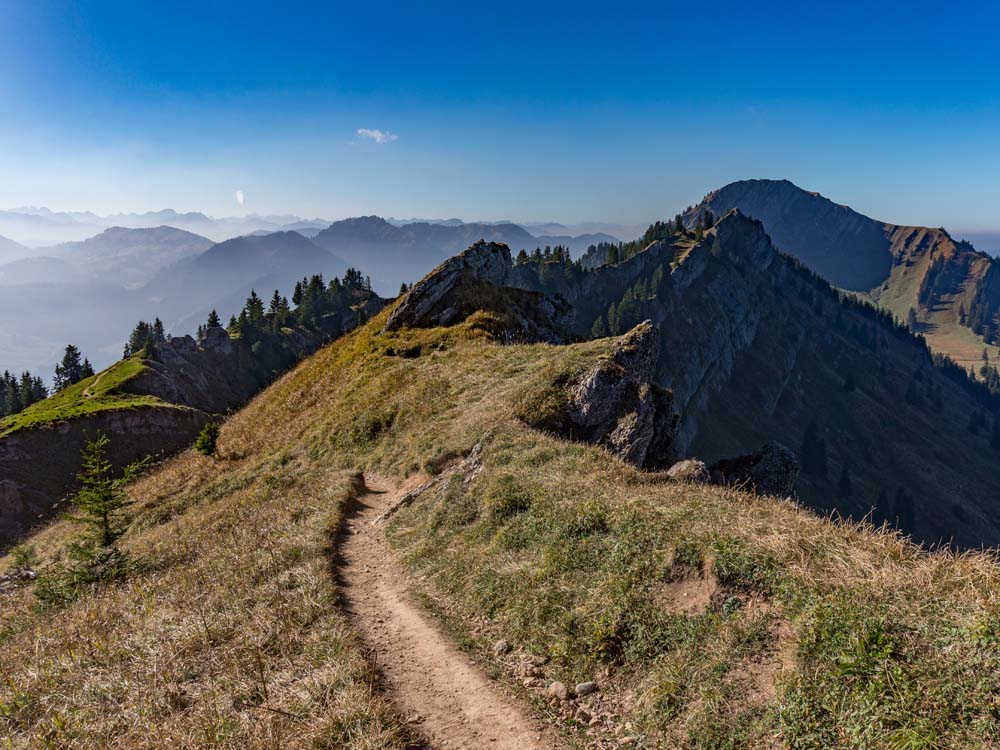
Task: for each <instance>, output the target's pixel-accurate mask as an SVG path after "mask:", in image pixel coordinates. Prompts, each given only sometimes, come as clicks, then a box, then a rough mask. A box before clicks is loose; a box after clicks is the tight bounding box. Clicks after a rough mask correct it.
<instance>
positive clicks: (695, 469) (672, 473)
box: [667, 458, 710, 482]
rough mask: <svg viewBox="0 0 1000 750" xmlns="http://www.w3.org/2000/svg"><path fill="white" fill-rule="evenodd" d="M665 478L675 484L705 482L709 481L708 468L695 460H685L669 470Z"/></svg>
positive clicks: (703, 463)
mask: <svg viewBox="0 0 1000 750" xmlns="http://www.w3.org/2000/svg"><path fill="white" fill-rule="evenodd" d="M667 476H668V477H669V478H670V479H672V480H673V481H675V482H707V481H708V480H709V479H710V475H709V473H708V467H707V466H705V462H704V461H699V460H698V459H697V458H685V459H684V460H683V461H678V462H677V463H675V464H674V465H673V466H671V467H670V468H669V469H667Z"/></svg>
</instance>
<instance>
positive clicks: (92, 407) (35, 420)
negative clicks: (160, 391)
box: [0, 357, 169, 437]
mask: <svg viewBox="0 0 1000 750" xmlns="http://www.w3.org/2000/svg"><path fill="white" fill-rule="evenodd" d="M143 366H144V365H143V363H142V359H140V358H139V357H130V358H128V359H124V360H122V361H120V362H116V363H115V364H113V365H111V367H109V368H108V369H106V370H102V371H101V372H99V373H97V374H96V375H93V376H91V377H89V378H84V379H83V380H81V381H80V382H79V383H74V384H73V385H71V386H70V387H69V388H66V389H65V390H62V391H59V392H58V393H55V394H53V395H52V396H50V397H49V398H47V399H45V400H43V401H39V402H37V403H34V404H32V405H31V406H29V407H28V408H27V409H25V410H24V411H21V412H18V413H17V414H12V415H11V416H9V417H5V418H3V419H2V420H0V437H4V436H5V435H10V434H11V433H14V432H17V431H18V430H23V429H25V428H28V427H37V426H39V425H44V424H49V423H52V422H59V421H62V420H64V419H75V418H77V417H83V416H86V415H88V414H93V413H95V412H100V411H108V410H113V409H130V408H132V407H136V406H169V404H167V403H166V402H164V401H161V400H160V399H158V398H156V397H155V396H137V395H135V394H132V393H121V392H120V391H119V389H120V388H121V386H122V385H123V384H124V383H125V382H126V381H129V380H131V379H132V378H134V377H136V376H137V375H138V374H139V373H141V372H142V369H143Z"/></svg>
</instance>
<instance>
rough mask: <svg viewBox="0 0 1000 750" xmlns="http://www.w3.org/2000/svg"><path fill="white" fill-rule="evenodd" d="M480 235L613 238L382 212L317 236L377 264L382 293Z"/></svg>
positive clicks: (368, 264)
mask: <svg viewBox="0 0 1000 750" xmlns="http://www.w3.org/2000/svg"><path fill="white" fill-rule="evenodd" d="M477 240H486V241H488V242H502V243H504V244H505V245H507V246H508V247H510V248H511V249H512V250H514V251H515V252H516V251H518V250H522V249H524V250H532V249H534V248H536V247H539V246H544V245H560V244H561V245H564V246H568V247H569V248H570V250H571V251H573V252H575V253H581V252H583V251H584V250H585V249H586V248H587V246H588V245H591V244H594V243H595V242H604V241H613V240H614V238H613V237H611V236H610V235H596V234H591V235H581V236H578V237H571V236H552V235H543V236H539V237H536V236H534V235H532V234H530V233H529V232H528V231H527V230H525V229H524V228H523V227H521V226H519V225H517V224H507V223H500V224H482V223H471V224H465V223H462V222H459V221H458V220H450V221H447V222H446V223H443V224H432V223H429V222H417V223H411V224H403V225H397V224H394V223H391V222H389V221H386V220H385V219H382V218H380V217H378V216H362V217H358V218H354V219H345V220H344V221H337V222H334V223H333V224H331V225H330V226H329V227H327V228H326V229H324V230H323V231H321V232H320V233H319V234H317V235H316V237H315V238H314V241H315V242H316V244H317V245H319V246H320V247H323V248H325V249H327V250H329V251H330V252H332V253H335V254H337V255H338V256H340V257H341V258H344V259H345V260H347V261H348V262H349V263H351V264H352V265H354V266H357V267H362V268H370V269H372V275H373V278H374V281H375V282H376V285H377V286H381V287H382V288H380V289H379V291H381V292H382V293H383V294H388V293H391V292H393V291H395V289H396V288H398V287H399V285H400V284H402V283H404V282H405V283H412V282H413V281H416V280H417V279H419V278H420V277H422V276H423V275H424V274H425V273H427V272H428V271H430V270H431V269H432V268H434V267H435V266H437V265H438V264H439V263H441V262H442V261H443V260H445V259H447V258H449V257H450V256H452V255H454V254H455V253H458V252H461V251H462V250H464V249H465V248H466V247H468V246H469V245H471V244H472V243H473V242H475V241H477Z"/></svg>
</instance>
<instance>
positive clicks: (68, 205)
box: [0, 0, 1000, 232]
mask: <svg viewBox="0 0 1000 750" xmlns="http://www.w3.org/2000/svg"><path fill="white" fill-rule="evenodd" d="M918 6H920V7H917V6H914V5H913V4H912V3H911V4H908V5H907V6H905V7H906V11H907V12H905V13H902V12H898V11H897V9H895V8H893V7H891V6H889V5H884V4H883V5H881V6H879V7H872V6H870V5H865V6H860V5H857V6H854V7H851V6H849V5H848V6H844V5H838V6H836V7H819V6H816V7H804V6H800V5H799V4H794V3H781V4H779V5H778V6H777V7H773V8H772V9H771V11H770V12H769V13H766V14H763V13H759V12H757V10H756V9H755V8H753V7H751V6H745V7H744V6H739V7H733V8H726V9H723V10H719V9H714V8H700V7H696V6H691V5H690V4H672V5H657V6H655V7H640V6H622V7H619V8H615V9H608V8H603V7H602V8H601V12H600V13H597V11H596V9H595V8H592V7H590V6H587V5H583V6H574V8H573V10H572V11H568V10H564V9H562V8H559V7H556V6H550V7H537V6H535V5H531V6H528V5H526V4H524V5H519V4H516V3H515V4H513V5H508V6H505V9H504V12H503V13H499V12H495V11H493V10H484V9H471V8H468V7H467V6H466V5H450V4H440V5H438V6H435V8H434V9H432V10H431V12H428V9H426V8H420V9H413V8H408V7H395V6H392V7H389V8H382V7H372V8H368V7H361V6H357V5H354V4H342V3H337V4H331V5H327V6H324V7H323V8H320V9H317V8H315V7H313V6H312V5H310V4H301V5H299V4H296V3H291V4H285V5H283V6H282V8H281V9H280V10H275V9H274V8H273V7H269V6H267V5H264V4H256V3H249V4H244V5H243V6H241V9H240V12H239V13H235V12H231V11H230V10H228V9H227V8H226V7H225V6H217V5H208V6H205V5H199V6H197V12H198V18H199V23H197V24H192V23H190V22H189V18H190V10H191V7H193V6H191V7H187V6H185V5H184V4H181V5H178V6H175V7H166V6H150V7H145V6H139V5H135V4H129V3H122V2H103V3H92V2H83V3H73V4H66V3H61V2H47V3H36V2H24V1H23V0H14V2H12V3H7V4H5V7H4V10H3V11H0V138H2V142H3V143H4V144H5V148H4V149H3V150H2V151H0V171H2V172H3V173H4V174H5V175H8V176H12V177H13V179H10V178H9V179H6V180H4V181H3V182H2V183H0V205H7V206H24V205H42V206H47V207H49V208H52V209H53V210H56V209H58V210H90V211H93V212H95V213H98V214H109V213H115V212H125V213H130V212H145V211H148V210H158V209H159V208H162V207H164V206H169V207H172V208H174V209H175V210H178V211H189V210H197V211H202V212H205V213H207V214H210V215H213V216H230V215H233V214H236V213H238V212H239V211H240V210H246V211H247V212H254V213H258V214H289V213H294V214H297V215H301V216H307V217H313V216H324V217H330V218H337V217H347V216H358V215H367V214H377V215H380V216H462V217H470V220H474V219H477V218H481V217H497V218H508V217H509V218H510V219H511V220H512V221H519V222H539V221H559V222H560V223H567V224H573V223H578V222H583V221H595V220H599V221H608V222H612V223H619V224H641V223H646V222H649V221H652V220H654V219H657V218H662V217H663V216H665V215H669V214H671V213H672V212H675V211H677V210H678V209H681V208H683V207H685V206H687V205H689V204H690V203H692V202H694V201H697V200H698V199H700V198H701V196H703V195H704V194H705V193H706V192H708V191H709V190H712V189H714V188H717V187H720V186H721V185H724V184H726V183H729V182H732V181H735V180H738V179H745V178H757V177H769V178H784V179H789V180H791V181H793V182H795V183H796V184H797V185H801V186H803V187H805V188H807V189H810V190H819V191H820V192H822V193H823V194H824V195H826V196H828V197H830V198H831V199H832V200H835V201H836V202H838V203H844V204H847V205H850V206H852V207H854V208H855V209H856V210H858V211H861V212H862V213H864V214H866V215H869V216H875V217H878V218H879V219H882V220H885V221H890V222H894V223H900V224H924V225H931V226H950V227H958V228H959V230H960V232H980V231H994V230H1000V219H997V218H995V216H994V209H993V206H995V205H997V203H998V201H1000V187H998V186H997V184H996V181H995V180H994V179H992V177H991V175H992V174H995V173H997V172H998V171H1000V153H997V152H996V151H995V150H990V149H988V148H985V149H984V148H982V145H983V144H988V143H991V142H993V141H994V140H995V138H996V136H995V133H997V132H1000V128H998V125H1000V108H998V107H997V105H996V103H995V101H994V100H993V97H992V95H991V92H992V89H993V81H995V79H996V73H997V67H998V66H997V63H996V60H995V59H994V58H995V55H994V54H993V52H992V51H991V49H990V46H989V45H987V44H984V43H983V42H984V40H983V39H982V38H981V36H980V33H981V32H980V31H979V30H980V29H986V28H990V27H991V26H992V24H993V23H994V22H995V21H996V20H997V11H996V10H995V9H994V8H990V7H988V6H981V7H971V8H966V11H965V12H964V13H963V14H957V13H953V12H949V11H948V10H946V9H943V8H940V7H938V6H935V5H932V4H925V3H919V4H918ZM598 19H600V21H599V22H598ZM137 28H144V29H152V30H155V33H152V34H143V35H136V34H135V33H134V30H135V29H137ZM885 28H892V29H893V33H892V34H886V33H884V30H885ZM941 39H948V40H949V44H950V46H951V48H952V49H962V54H961V55H914V54H913V50H915V49H921V48H930V49H933V48H935V46H936V45H937V44H938V43H939V42H940V40H941ZM942 92H945V95H944V96H942ZM917 155H919V158H917ZM239 195H242V196H243V198H242V201H243V205H242V206H241V205H240V202H239V201H240V199H238V197H237V196H239Z"/></svg>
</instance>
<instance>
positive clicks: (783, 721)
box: [0, 316, 1000, 748]
mask: <svg viewBox="0 0 1000 750" xmlns="http://www.w3.org/2000/svg"><path fill="white" fill-rule="evenodd" d="M383 317H384V316H379V318H377V319H376V321H374V323H373V324H369V326H366V327H365V328H364V329H362V330H361V331H360V332H358V333H355V334H352V335H350V336H348V337H346V338H344V339H342V340H340V341H338V342H336V343H334V344H333V345H331V346H330V347H328V348H326V349H324V350H323V351H321V352H320V353H319V354H317V355H316V356H314V357H311V358H309V359H308V360H306V361H304V362H303V363H302V364H301V365H300V366H299V367H297V368H296V369H295V370H294V371H293V372H292V373H289V374H288V375H286V376H285V377H283V378H281V379H280V380H279V381H277V382H276V383H275V384H274V385H273V386H272V387H271V388H269V389H268V390H267V391H265V392H264V393H263V394H262V395H261V396H260V397H258V398H257V399H255V400H254V401H253V402H252V403H251V404H250V405H249V406H248V407H247V408H246V409H244V410H243V411H242V412H240V413H239V414H237V415H236V416H235V417H234V418H233V419H231V420H230V421H229V422H228V423H227V424H226V425H225V427H224V429H223V431H222V436H221V440H220V449H221V453H222V454H223V455H224V456H226V457H227V458H226V459H224V460H222V459H216V460H210V459H206V458H203V457H200V456H198V455H197V454H195V453H193V452H191V451H189V452H187V453H185V454H183V455H181V456H179V457H177V458H175V459H174V460H172V461H170V462H168V463H167V464H166V465H165V466H164V467H162V468H160V469H159V470H157V471H156V472H154V473H153V474H152V475H151V476H150V477H148V478H146V479H144V480H143V481H141V482H140V483H139V484H138V485H136V486H135V487H134V490H133V492H134V494H135V495H136V497H137V498H139V504H138V506H137V509H136V511H137V522H136V524H135V526H134V528H133V530H132V531H131V532H130V533H129V534H128V536H127V538H126V539H127V546H128V548H129V549H130V551H132V553H133V554H134V555H136V556H138V557H139V558H140V559H142V560H143V561H144V568H143V570H142V571H141V572H139V573H137V574H135V575H134V576H133V577H132V578H131V579H130V580H129V581H127V582H125V583H123V584H119V585H116V586H114V587H111V588H108V589H105V590H103V591H100V592H98V593H95V594H94V595H92V596H90V597H88V598H86V599H85V600H83V601H80V602H77V603H76V604H74V605H71V606H70V607H68V608H66V609H65V610H62V611H59V612H55V613H52V612H41V613H40V612H37V611H35V610H33V609H32V607H31V601H30V600H31V596H30V593H29V591H28V590H26V589H25V590H19V591H18V592H16V593H15V594H14V595H13V596H7V597H6V599H5V601H4V602H3V607H0V664H2V665H3V669H4V671H5V677H6V678H8V679H5V680H0V734H3V735H9V736H11V737H13V742H14V746H15V747H18V746H27V745H28V744H29V743H31V742H32V741H33V742H34V744H43V743H42V741H41V740H42V739H43V738H44V739H45V741H47V742H49V744H51V745H53V746H75V747H209V746H211V747H234V748H235V747H270V746H275V745H280V746H282V747H308V746H312V747H317V746H318V747H331V748H332V747H351V748H374V747H383V748H391V747H398V746H399V745H400V742H401V740H400V736H401V735H400V732H399V729H398V727H396V726H395V725H394V724H393V721H392V718H391V716H390V715H389V714H388V713H387V712H386V707H385V706H384V705H383V704H382V703H381V701H380V700H379V699H378V697H377V695H376V697H374V698H372V697H370V696H369V693H368V690H367V686H366V675H365V669H364V663H363V661H362V660H361V658H360V655H359V653H358V650H357V646H356V644H355V642H354V639H353V637H352V636H351V635H350V633H349V632H348V631H347V629H346V626H345V623H344V621H343V619H342V618H341V616H340V615H339V614H338V613H337V610H336V609H335V607H334V603H335V589H334V586H333V584H332V582H331V578H330V575H329V570H328V566H329V550H328V542H329V539H328V531H329V528H330V526H331V524H334V523H335V522H336V520H337V516H338V509H339V504H340V500H341V499H342V498H343V496H344V487H345V486H346V482H347V476H348V473H347V472H348V470H350V469H353V468H365V469H372V470H379V471H382V472H385V473H391V474H395V475H402V474H405V473H407V472H409V471H413V470H417V469H420V468H423V469H425V470H430V471H434V470H436V469H438V468H439V467H440V466H441V465H443V464H444V462H445V461H446V459H447V457H449V456H455V455H458V454H461V453H463V452H465V451H467V450H469V448H471V446H472V445H473V444H475V443H476V442H477V441H479V440H480V439H481V438H482V437H483V435H484V434H485V433H487V431H488V430H492V433H491V434H492V437H491V438H490V439H489V440H487V441H486V447H485V450H484V469H483V471H482V473H481V474H480V475H479V476H478V477H477V479H476V480H475V481H474V482H471V483H469V484H463V483H462V482H458V481H453V482H445V483H443V486H442V487H441V488H440V490H439V491H437V492H435V493H433V494H428V495H427V496H425V497H423V498H421V499H420V500H419V501H418V502H417V503H415V504H414V505H413V506H412V507H410V508H408V509H406V510H404V511H403V512H402V513H400V514H399V515H398V516H397V518H396V520H395V522H394V524H393V526H392V529H391V534H392V539H393V541H394V543H395V544H396V545H397V546H398V548H399V550H400V551H401V553H402V554H403V556H404V559H405V560H406V562H407V564H408V565H410V566H411V567H412V568H413V569H414V570H415V571H418V572H419V573H421V574H422V575H424V576H426V586H427V590H426V592H427V593H428V594H429V595H430V596H431V597H432V598H433V599H434V600H435V601H437V602H438V603H439V604H440V605H441V609H442V610H443V611H445V612H447V613H448V614H447V617H448V618H449V623H450V625H451V626H452V627H453V628H455V629H456V631H457V632H458V633H459V634H460V635H461V636H462V637H463V638H464V639H465V641H466V643H468V644H469V645H470V647H472V648H474V649H475V650H476V652H477V653H478V654H480V655H481V656H482V657H483V658H484V659H491V658H494V657H493V656H492V652H491V651H490V649H489V647H488V646H489V644H490V643H491V642H492V640H493V639H494V638H497V637H499V636H506V637H508V638H510V639H511V640H512V641H513V642H514V643H515V644H516V645H517V646H518V648H520V649H523V650H526V651H531V652H535V653H538V652H542V653H546V654H547V655H549V656H551V657H552V659H553V662H552V666H551V670H552V673H553V674H554V675H556V676H561V677H565V678H566V679H567V680H569V681H570V682H572V681H575V680H581V679H584V678H587V677H590V676H592V675H594V674H598V675H599V676H600V679H601V680H602V682H604V683H605V684H606V689H607V691H608V693H609V695H610V694H615V695H621V696H625V697H623V698H622V706H623V708H624V710H626V711H628V712H629V716H628V718H629V719H630V720H631V721H632V722H633V725H634V728H635V731H637V732H639V733H641V734H644V735H645V736H647V737H648V738H649V739H650V742H653V741H659V742H660V743H661V744H662V746H664V747H677V746H687V747H698V748H735V747H748V748H749V747H762V746H765V747H766V746H782V745H787V746H791V747H797V748H801V747H815V748H826V747H856V748H878V747H913V748H917V747H923V748H931V747H939V748H951V747H968V748H973V747H975V748H981V747H988V746H994V745H995V744H996V743H997V741H998V737H1000V734H998V726H997V721H998V718H997V714H998V709H997V708H996V706H997V704H998V700H997V699H998V696H1000V684H998V681H1000V653H998V651H997V646H996V644H997V642H998V641H1000V598H998V589H1000V575H998V573H997V570H996V567H995V565H994V562H993V560H992V559H991V558H988V557H986V556H983V555H966V556H961V557H954V556H951V555H948V554H945V553H936V554H933V555H930V554H926V553H923V552H921V551H919V550H918V549H917V548H915V547H913V546H912V545H909V544H907V543H906V542H904V541H901V540H899V539H897V538H895V537H894V536H892V535H889V534H879V533H873V532H871V531H869V530H865V529H860V528H855V527H847V526H838V525H836V524H833V523H831V522H829V521H825V520H821V519H818V518H816V517H814V516H812V515H810V514H808V513H806V512H804V511H801V510H799V509H797V508H795V507H794V506H792V505H791V504H789V503H787V502H781V501H776V500H772V499H762V498H755V497H751V496H748V495H744V494H741V493H737V492H732V491H726V490H722V489H717V488H706V487H702V486H687V485H675V484H668V483H665V482H664V481H663V480H662V479H660V478H657V477H649V476H648V475H643V474H641V473H639V472H636V471H634V470H632V469H630V468H628V467H625V466H624V465H622V464H620V463H618V462H616V461H615V460H613V459H611V458H610V457H609V456H608V455H607V454H606V453H604V452H603V451H601V450H599V449H596V448H592V447H588V446H583V445H578V444H569V443H566V442H564V441H560V440H557V439H554V438H552V437H549V436H546V435H543V434H540V433H538V432H535V431H533V430H531V429H528V428H527V427H525V426H524V425H522V424H521V423H519V422H517V421H515V420H513V419H511V415H512V414H516V413H527V412H535V411H537V410H539V409H544V408H547V405H548V404H549V403H551V401H552V399H553V398H556V397H557V396H558V391H557V390H553V389H546V388H544V387H543V385H544V384H545V383H550V382H553V381H554V380H556V379H557V378H558V377H559V375H560V374H561V373H565V372H580V371H581V370H582V369H583V368H585V367H586V366H587V365H588V363H590V362H592V361H593V359H594V357H595V356H596V355H597V354H598V353H600V352H601V351H603V350H604V348H605V347H606V346H607V342H606V341H597V342H590V343H586V344H580V345H576V346H573V347H550V346H544V345H539V346H511V347H500V346H495V345H492V344H489V343H486V342H484V341H482V340H480V339H478V338H477V337H476V336H474V335H473V333H472V331H471V330H470V329H469V327H467V326H463V327H461V328H455V329H449V330H446V331H441V330H432V331H421V332H415V333H402V334H399V335H398V336H392V337H383V336H376V335H373V333H372V331H373V330H377V329H376V328H375V326H377V325H378V324H379V321H380V320H381V319H382V318H383ZM417 346H419V347H420V349H421V356H419V357H417V358H402V357H396V356H388V355H387V354H386V353H385V352H386V350H387V349H389V348H392V349H394V350H396V351H404V350H409V351H410V352H412V351H413V350H414V348H415V347H417ZM68 533H70V532H69V530H68V526H67V525H66V524H64V523H59V524H56V525H54V526H53V527H50V529H48V530H46V531H45V532H42V533H41V534H40V535H38V536H37V537H36V538H35V540H34V544H35V546H36V548H37V549H38V551H39V553H40V554H41V555H42V556H43V557H51V556H52V555H54V554H57V552H58V550H59V549H60V546H61V544H62V542H63V541H64V540H65V538H66V536H67V534H68ZM4 562H5V561H0V569H2V568H3V567H5V564H4ZM689 586H690V587H693V589H698V590H704V589H706V588H707V589H708V590H709V591H711V592H714V593H713V595H712V596H711V597H710V598H706V600H705V601H701V600H698V601H697V602H696V605H697V606H695V607H694V608H691V607H690V606H687V605H685V604H684V602H682V601H680V600H679V592H681V591H685V590H687V589H686V588H685V587H689ZM693 589H692V590H693ZM775 663H777V664H778V665H780V668H775V667H774V666H773V665H774V664H775ZM498 669H500V670H501V672H502V671H503V667H502V665H499V664H498ZM605 675H607V676H605ZM260 704H266V705H267V706H268V707H269V708H272V709H278V710H279V711H284V712H286V713H277V712H275V711H269V710H266V709H260V708H256V707H255V706H256V705H260ZM288 714H293V715H294V716H289V715H288ZM32 738H35V739H34V740H32ZM907 743H908V744H907Z"/></svg>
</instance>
